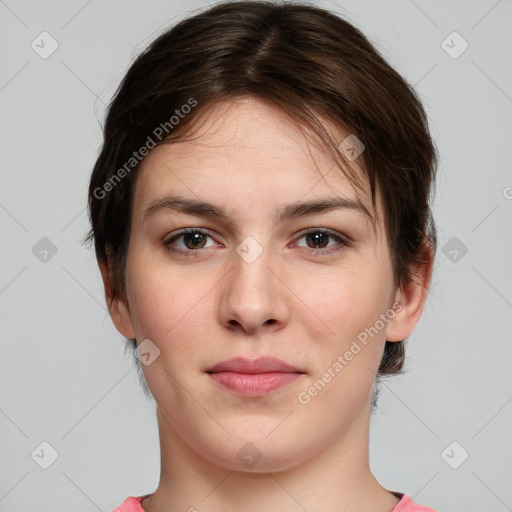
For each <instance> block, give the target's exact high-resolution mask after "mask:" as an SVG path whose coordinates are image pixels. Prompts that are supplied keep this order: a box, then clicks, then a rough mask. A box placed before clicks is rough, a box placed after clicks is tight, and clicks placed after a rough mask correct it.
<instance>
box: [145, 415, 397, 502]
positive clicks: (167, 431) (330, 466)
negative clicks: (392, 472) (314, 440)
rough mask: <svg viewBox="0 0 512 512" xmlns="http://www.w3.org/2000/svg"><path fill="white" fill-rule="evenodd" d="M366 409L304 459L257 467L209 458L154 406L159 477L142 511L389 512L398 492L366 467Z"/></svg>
mask: <svg viewBox="0 0 512 512" xmlns="http://www.w3.org/2000/svg"><path fill="white" fill-rule="evenodd" d="M369 415H370V407H369V406H368V407H367V408H366V409H365V410H363V411H362V414H360V416H359V417H357V418H356V419H355V420H354V422H353V423H352V425H351V426H350V428H349V429H348V430H346V431H345V432H344V433H343V436H341V437H340V438H339V439H338V440H337V442H336V443H334V444H333V445H330V446H329V448H328V449H327V450H325V451H323V452H321V453H319V454H317V455H315V456H314V457H312V458H310V459H308V460H307V461H306V462H304V463H302V464H299V465H297V466H294V467H292V468H290V469H286V470H284V471H277V472H272V473H270V472H262V473H255V472H243V471H231V470H229V469H226V468H222V467H219V466H217V465H215V464H212V463H211V462H210V461H208V460H207V459H205V458H204V457H203V456H201V455H200V454H199V453H198V452H197V451H195V450H194V449H193V448H192V447H191V446H189V445H188V444H187V443H184V442H183V440H182V438H181V437H180V436H179V434H178V433H177V432H176V430H175V429H174V428H173V426H172V424H171V423H170V422H169V421H168V419H167V418H166V417H165V415H164V414H163V413H162V411H161V410H160V408H157V418H158V427H159V434H160V446H161V473H160V483H159V486H158V489H157V490H156V491H155V492H154V493H153V494H152V495H151V496H149V497H147V498H145V499H144V500H143V502H142V506H143V508H144V510H145V512H164V511H165V512H171V511H175V510H186V511H190V512H195V511H198V510H204V511H208V512H230V511H235V510H236V511H239V510H244V512H260V511H261V510H265V512H278V511H279V512H287V511H290V512H291V511H294V512H295V511H297V510H300V509H301V508H302V509H303V510H307V511H308V512H316V511H320V510H321V511H322V512H323V511H325V510H337V511H340V512H355V511H358V512H360V511H361V510H372V511H374V512H391V511H392V509H393V507H394V506H395V505H396V504H397V503H398V501H399V498H398V497H397V496H396V495H394V494H393V493H391V492H389V491H387V490H386V489H384V488H383V487H382V486H381V485H380V484H379V482H378V481H377V480H376V478H375V477H374V476H373V474H372V473H371V470H370V467H369V457H368V445H369V423H370V422H369ZM318 435H322V429H321V425H319V429H318Z"/></svg>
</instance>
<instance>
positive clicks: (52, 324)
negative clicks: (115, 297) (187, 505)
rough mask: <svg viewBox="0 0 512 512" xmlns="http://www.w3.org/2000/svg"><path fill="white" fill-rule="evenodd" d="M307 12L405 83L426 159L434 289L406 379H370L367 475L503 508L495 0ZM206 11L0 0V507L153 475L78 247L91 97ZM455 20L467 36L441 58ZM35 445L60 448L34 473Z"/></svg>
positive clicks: (505, 302) (503, 58) (504, 275)
mask: <svg viewBox="0 0 512 512" xmlns="http://www.w3.org/2000/svg"><path fill="white" fill-rule="evenodd" d="M314 3H315V4H317V5H320V6H323V7H326V8H328V9H332V10H334V11H336V12H339V13H340V14H342V15H345V16H347V17H348V18H349V19H350V20H351V21H352V22H353V23H354V24H356V26H358V27H359V28H361V29H362V30H363V31H364V32H365V33H366V34H367V35H368V37H369V38H370V39H371V40H372V42H374V43H375V44H376V46H377V47H378V48H379V50H380V51H381V52H382V53H383V55H384V56H385V57H386V58H387V59H388V61H389V62H390V63H391V64H392V65H393V66H394V67H395V68H396V69H397V70H398V71H399V72H400V73H402V74H403V75H404V76H405V77H406V79H407V80H408V81H409V82H410V83H411V84H413V85H414V86H415V87H416V90H417V91H418V92H419V93H420V95H421V97H422V99H423V101H424V103H425V107H426V110H427V112H428V115H429V118H430V123H431V129H432V133H433V135H434V137H435V139H436V141H437V144H438V146H439V150H440V154H441V166H440V169H439V179H438V191H437V194H436V197H435V206H434V212H435V216H436V220H437V223H438V228H439V242H440V249H439V251H438V254H437V261H436V265H435V275H434V282H433V287H432V291H431V295H430V297H429V299H428V303H427V305H426V308H425V312H424V316H423V317H422V320H421V322H420V324H419V325H418V327H417V328H416V330H415V332H414V334H413V336H411V338H410V339H409V341H408V342H407V364H406V368H407V373H406V374H405V375H404V376H402V377H399V378H394V379H392V380H389V381H387V382H386V383H385V384H383V386H382V393H381V397H380V406H379V408H378V410H377V412H376V413H375V416H374V417H373V418H372V426H371V446H370V448H371V465H372V468H373V471H374V473H375V475H376V476H377V478H378V479H379V481H380V482H381V484H382V485H383V486H385V487H386V488H388V489H391V490H396V491H401V492H406V493H407V494H410V495H411V496H413V497H414V499H415V500H416V501H417V502H419V503H424V504H427V505H429V506H431V507H433V508H436V509H438V510H439V511H440V512H447V511H462V510H464V511H465V512H477V511H481V510H487V511H489V512H502V511H503V512H504V511H506V510H512V486H511V485H510V484H511V480H512V445H511V441H510V439H511V435H510V433H511V432H512V403H511V402H512V371H511V361H512V357H511V356H512V343H511V341H512V339H511V338H512V315H511V313H512V266H511V261H512V258H511V254H512V236H511V235H512V230H511V227H512V226H511V220H512V172H511V168H510V161H509V154H510V147H511V135H512V133H511V128H512V99H511V97H512V71H511V66H510V62H511V53H512V51H511V49H512V35H511V34H512V25H511V22H512V3H511V2H510V1H505V0H502V1H498V2H496V1H495V0H489V1H471V2H467V1H465V2H463V1H456V2H449V3H447V2H445V1H440V0H436V1H432V2H426V1H421V2H420V1H419V0H416V1H414V2H413V1H412V0H396V1H393V2H378V1H364V2H356V1H342V2H339V3H338V4H336V3H333V2H314ZM204 5H205V3H204V1H197V2H184V1H174V2H171V1H168V0H167V1H165V0H153V1H148V2H142V1H129V2H128V1H124V2H122V1H120V0H116V1H114V0H110V1H105V2H101V1H99V0H92V1H88V2H87V1H82V0H80V1H59V2H58V1H52V2H50V1H46V2H36V1H33V0H32V1H22V0H18V1H15V0H5V1H3V0H0V52H1V59H2V65H1V69H0V108H1V123H0V130H1V133H0V155H1V167H0V172H1V187H0V226H1V240H2V249H3V250H2V251H0V269H1V272H0V312H1V313H0V314H1V330H0V333H1V357H0V379H1V385H0V432H1V446H0V511H2V512H4V511H5V512H7V511H9V512H18V511H27V510H41V511H42V510H44V511H52V512H61V511H62V512H64V511H68V510H73V511H75V512H93V511H96V510H102V511H107V512H108V511H111V510H112V509H113V508H114V507H116V506H117V505H119V504H120V503H121V501H122V500H124V498H125V497H127V496H128V495H140V494H145V493H149V492H152V491H153V490H154V489H155V488H156V486H157V483H158V477H159V469H160V468H159V462H160V461H159V445H158V432H157V425H156V418H155V413H154V403H153V402H152V401H151V400H148V399H146V397H145V396H144V394H143V392H142V390H141V387H140V385H139V382H138V378H137V373H136V370H135V367H134V366H133V359H132V355H131V354H129V353H125V352H124V349H123V341H122V337H121V335H120V334H119V333H118V332H117V331H116V330H115V328H114V327H113V325H112V323H111V320H110V318H109V316H108V314H107V311H106V308H105V304H104V295H103V288H102V282H101V279H100V273H99V270H98V268H97V265H96V262H95V259H94V256H93V252H92V250H88V249H87V248H85V247H84V246H82V245H80V239H81V237H82V236H83V235H84V234H85V232H86V231H87V229H88V227H89V225H88V219H87V215H86V210H85V204H86V189H87V182H88V178H89V174H90V172H91V169H92V166H93V164H94V161H95V158H96V156H97V154H98V150H99V146H100V143H101V122H102V120H103V116H104V110H105V106H106V104H108V102H109V101H110V98H111V97H112V94H113V92H114V91H115V88H116V87H117V85H118V83H119V81H120V80H121V78H122V76H123V75H124V73H125V71H126V70H127V68H128V66H129V64H130V63H131V62H132V61H133V58H134V57H135V56H136V55H137V54H138V53H139V52H140V51H141V50H142V49H143V48H144V47H145V46H146V45H147V44H148V43H149V42H150V41H151V40H152V39H153V38H154V37H155V36H156V35H157V34H158V33H160V32H161V30H163V29H164V28H165V27H166V26H169V25H171V24H173V23H175V22H176V21H178V20H179V19H181V18H182V17H183V16H184V15H185V14H187V13H189V12H190V11H191V10H193V9H195V8H200V7H203V6H204ZM43 31H46V32H48V33H49V34H50V35H51V36H52V37H53V38H54V39H55V40H56V41H57V43H58V48H57V50H56V51H55V52H54V53H53V54H52V55H50V56H49V57H48V58H46V59H43V58H42V57H41V56H40V55H39V54H38V53H36V51H35V50H34V49H33V48H32V47H31V43H32V42H33V41H34V40H35V42H36V43H37V42H38V41H39V45H40V46H42V43H41V42H40V41H41V37H40V36H39V35H40V34H41V32H43ZM453 31H457V32H458V33H459V34H460V35H461V36H462V37H463V38H464V40H466V41H467V43H468V44H469V47H468V48H467V50H466V51H464V52H463V53H462V54H461V55H458V56H457V58H454V56H453V52H457V53H458V51H459V50H460V49H461V48H462V46H461V45H462V41H461V40H458V39H454V36H453V35H452V36H450V34H452V32H453ZM448 36H450V37H448ZM44 37H47V36H44ZM447 37H448V39H447V40H446V38H447ZM455 37H456V36H455ZM445 40H446V42H445V43H443V41H445ZM452 40H453V42H451V41H452ZM45 41H46V43H45V48H46V50H48V49H49V48H50V42H49V39H46V40H45ZM447 45H448V46H451V47H452V48H451V49H450V48H448V47H447ZM446 50H448V51H451V52H452V56H450V55H449V54H448V53H447V51H446ZM40 51H41V50H40ZM44 237H46V238H48V239H49V240H50V241H51V243H52V244H53V245H54V246H55V248H56V251H57V252H56V253H55V254H52V252H51V250H50V252H48V253H47V254H46V261H42V260H41V258H43V260H44V257H45V256H43V255H44V253H43V252H41V251H43V250H44V249H45V248H48V246H49V242H48V240H43V241H41V239H42V238H44ZM454 237H455V238H454ZM447 244H448V245H447ZM464 248H467V253H465V254H464ZM454 251H455V252H454ZM319 435H320V431H319ZM42 442H46V443H49V445H51V447H53V449H54V450H56V452H57V453H58V458H57V459H56V460H55V461H54V462H53V464H51V465H50V466H49V467H48V468H47V469H43V468H42V467H40V464H44V463H45V461H46V463H49V462H51V460H50V458H51V448H49V447H48V446H47V445H43V447H42V448H41V446H40V445H41V443H42ZM453 442H456V443H457V444H455V445H451V443H453ZM450 445H451V446H450ZM447 447H448V448H447ZM41 449H42V450H43V451H42V452H41ZM465 452H467V453H468V454H469V457H468V458H467V460H465V461H464V462H463V463H462V464H461V462H462V460H463V457H464V453H465ZM42 453H44V456H43V455H42ZM32 454H34V455H32ZM35 454H39V457H38V456H37V455H35ZM452 466H453V467H452ZM455 466H458V467H456V468H454V467H455ZM201 498H202V497H198V503H197V508H198V509H199V510H201V507H200V504H199V502H200V499H201Z"/></svg>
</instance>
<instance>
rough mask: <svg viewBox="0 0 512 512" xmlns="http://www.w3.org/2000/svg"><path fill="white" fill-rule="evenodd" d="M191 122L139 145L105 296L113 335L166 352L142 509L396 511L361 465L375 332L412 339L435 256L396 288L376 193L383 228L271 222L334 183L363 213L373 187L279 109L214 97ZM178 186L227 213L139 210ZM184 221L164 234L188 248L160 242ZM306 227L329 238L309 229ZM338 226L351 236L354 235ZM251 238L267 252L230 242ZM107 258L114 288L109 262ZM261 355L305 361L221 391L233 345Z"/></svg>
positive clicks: (381, 339) (377, 350)
mask: <svg viewBox="0 0 512 512" xmlns="http://www.w3.org/2000/svg"><path fill="white" fill-rule="evenodd" d="M199 134H200V138H199V139H198V140H195V141H188V142H180V143H177V144H166V145H162V146H158V147H157V148H155V149H154V150H152V151H151V152H150V154H149V155H148V156H147V157H146V158H145V159H144V160H143V162H142V164H141V168H140V170H139V172H140V174H139V176H138V180H137V183H136V187H135V195H134V203H133V207H134V208H133V217H132V219H133V222H132V227H131V233H130V244H129V249H128V256H127V267H126V295H127V303H125V302H124V301H123V300H121V299H120V298H119V297H114V300H113V302H112V306H111V309H110V313H111V317H112V320H113V322H114V324H115V326H116V328H117V330H118V331H119V332H120V333H121V334H122V335H123V336H125V337H127V338H136V339H137V341H138V343H141V342H142V340H145V339H149V340H151V342H152V343H153V344H154V345H156V346H157V347H158V348H159V350H160V356H159V357H158V358H156V359H155V360H154V362H153V363H152V364H150V365H148V366H144V365H143V366H142V368H143V371H144V375H145V378H146V381H147V384H148V387H149V389H150V390H151V393H152V394H153V397H154V398H155V401H156V405H157V420H158V427H159V434H160V446H161V475H160V483H159V486H158V488H157V490H156V491H155V492H154V493H153V494H152V495H151V496H149V497H147V498H145V499H144V500H143V502H142V506H143V508H144V510H145V511H146V512H174V511H187V510H191V511H192V510H198V511H208V512H230V511H240V510H243V511H244V512H261V510H264V511H265V512H277V511H279V512H283V511H289V512H292V511H294V512H295V511H301V510H307V511H308V512H316V511H322V512H323V511H325V510H338V511H344V512H355V511H357V512H363V511H368V512H370V511H372V512H390V511H391V510H392V509H393V507H394V506H395V505H396V504H397V503H398V501H399V499H398V498H397V497H396V496H395V495H394V494H393V493H392V492H391V491H389V490H387V489H385V488H384V487H382V486H381V485H380V483H379V482H378V481H377V479H376V478H375V476H374V475H373V474H372V473H371V470H370V467H369V453H368V447H369V420H370V402H371V391H372V385H373V383H374V380H375V374H376V372H377V369H378V367H379V363H380V360H381V357H382V353H383V350H384V344H385V341H386V340H388V341H400V340H403V339H406V338H407V337H408V336H409V335H410V334H411V332H412V330H413V329H414V326H415V325H416V324H417V322H418V320H419V318H420V316H421V312H422V309H423V305H424V302H425V298H426V295H427V291H428V287H429V285H430V277H431V271H432V254H431V253H430V255H429V257H428V258H427V262H426V263H425V265H424V267H423V268H421V269H419V271H418V273H417V276H416V278H415V280H414V281H413V282H412V283H411V284H410V286H408V287H405V288H404V289H402V290H401V289H395V286H394V281H393V273H392V260H391V255H390V250H389V246H388V243H387V240H386V237H385V231H384V230H385V227H384V225H383V221H382V219H383V215H384V213H383V210H382V204H381V201H380V196H379V195H378V196H377V198H378V203H377V204H378V208H379V218H380V221H379V223H378V224H377V231H376V232H374V230H373V228H372V224H371V223H370V222H369V219H368V217H367V216H366V215H365V214H364V213H363V212H362V211H360V210H358V209H356V208H339V209H335V210H330V211H322V212H317V213H314V214H310V215H308V216H305V217H296V218H291V219H287V220H283V221H282V222H279V223H275V221H274V214H275V211H276V209H279V208H281V207H283V206H285V205H287V204H290V203H294V202H304V201H312V200H315V199H325V198H326V197H343V198H346V199H351V200H356V199H357V198H359V199H360V200H361V202H362V203H363V204H364V205H365V206H366V207H367V208H368V210H369V211H370V212H372V207H371V196H370V190H369V185H368V186H367V188H366V189H365V191H364V193H363V192H361V191H360V190H356V189H354V188H353V186H352V185H351V184H350V182H349V180H348V179H347V178H346V177H345V176H343V174H342V172H341V171H340V170H339V169H334V170H333V166H334V163H333V161H332V160H331V159H330V158H328V157H327V156H326V154H325V153H322V152H321V151H320V150H319V149H317V148H315V147H313V146H311V145H309V146H308V144H307V142H306V140H305V138H304V135H303V133H302V132H301V131H300V129H299V128H298V127H297V125H296V124H295V123H293V121H292V120H291V119H289V118H287V117H286V116H284V115H283V113H281V112H280V111H279V110H277V109H276V108H275V107H272V106H271V105H269V104H267V103H263V102H261V101H256V100H253V99H244V100H239V101H236V102H233V103H231V104H228V105H222V108H215V109H213V110H211V111H210V112H209V116H208V119H207V122H206V123H204V125H203V126H202V127H201V129H200V132H199ZM345 136H346V135H344V136H342V135H340V142H341V140H343V139H344V137H345ZM312 157H314V160H313V159H312ZM315 162H316V165H315ZM317 166H318V167H317ZM366 185H367V184H366ZM366 185H365V186H366ZM171 194H172V195H179V196H181V197H183V198H187V199H193V200H200V201H207V202H209V203H213V204H214V205H215V206H216V207H218V208H219V209H223V210H225V211H226V214H227V215H228V217H229V222H224V221H223V220H220V219H216V218H210V217H205V216H199V215H191V214H185V213H181V212H176V211H173V210H169V209H162V210H160V211H158V212H156V213H154V214H153V215H148V216H146V217H144V212H145V211H146V210H147V208H148V207H149V206H150V205H151V204H152V203H153V202H154V201H156V200H158V199H161V198H162V197H165V196H167V195H171ZM183 228H197V229H200V230H201V231H203V232H205V235H203V237H202V238H200V239H199V242H198V241H195V242H194V239H191V238H188V239H187V236H186V235H185V236H181V237H178V238H177V239H175V240H174V242H173V245H172V246H171V247H174V248H176V249H181V250H182V251H183V252H185V251H188V252H187V253H186V254H178V253H175V252H171V251H169V249H168V248H166V246H165V245H164V242H166V241H169V239H171V238H173V237H174V236H175V235H176V233H177V231H178V230H181V229H183ZM309 228H318V229H327V230H329V231H332V232H333V235H328V236H325V235H324V236H323V238H315V235H314V234H313V237H312V236H311V235H310V236H306V235H305V234H304V231H305V230H307V229H309ZM196 233H197V232H196ZM315 233H318V231H315ZM195 236H196V237H198V236H199V235H197V234H196V235H195ZM317 236H318V235H317ZM335 236H341V237H345V238H347V237H348V239H349V241H350V243H349V245H344V244H342V243H340V242H339V241H337V239H336V238H335ZM247 237H253V238H254V239H255V240H256V241H257V242H258V244H259V246H260V247H261V249H262V253H261V254H260V255H259V257H258V258H257V259H256V260H255V261H253V262H251V263H248V262H247V261H245V260H244V259H243V258H242V257H241V256H240V255H239V254H238V253H237V252H236V248H237V247H238V246H239V245H240V244H241V243H242V242H243V241H244V240H245V239H246V238H247ZM196 240H197V239H196ZM315 240H317V241H316V242H315ZM315 243H320V244H321V245H320V247H319V248H317V247H315ZM196 247H199V248H196ZM315 251H316V252H315ZM322 251H324V252H323V253H322ZM329 251H330V252H329ZM192 253H194V254H192ZM100 267H101V272H102V277H103V281H104V285H105V295H106V298H107V302H108V303H109V302H110V298H111V295H112V292H111V290H112V288H111V285H110V279H109V270H108V268H107V266H106V265H104V264H101V265H100ZM393 304H400V311H399V312H397V313H396V315H394V317H393V318H392V319H390V320H388V321H387V322H385V326H384V328H382V329H381V330H380V331H379V333H378V334H377V335H375V336H374V337H373V338H371V339H370V341H369V342H368V344H367V345H366V346H364V348H363V349H362V350H361V351H360V352H358V353H357V355H355V356H354V357H353V359H352V360H351V361H349V362H348V364H347V365H346V366H344V368H343V370H342V371H339V372H338V373H336V376H335V377H334V378H332V379H331V381H330V382H329V383H328V384H327V385H326V386H325V387H324V389H323V390H322V391H321V392H319V393H318V394H317V395H316V396H314V397H312V398H311V400H310V401H309V403H308V404H302V403H300V402H299V400H298V395H299V393H301V392H303V391H305V390H308V389H309V388H310V387H311V386H312V385H313V384H314V383H315V382H316V381H317V380H318V379H320V378H321V377H322V375H323V374H324V373H325V372H326V371H327V369H328V368H329V367H332V365H333V363H334V362H335V361H336V360H337V358H338V356H339V355H343V354H344V353H345V352H346V350H348V349H349V347H350V345H351V343H352V341H353V340H355V339H357V335H358V334H359V333H361V332H362V331H364V329H365V328H368V327H370V326H373V325H375V323H376V320H378V319H379V315H380V314H382V313H385V312H386V311H389V310H390V308H391V307H392V305H393ZM269 320H273V321H269ZM260 355H270V356H273V357H277V358H279V359H281V360H284V361H285V362H287V363H289V364H292V365H294V366H295V367H297V368H300V369H301V370H303V371H304V372H305V373H304V374H303V375H302V376H300V378H299V379H297V380H296V381H294V382H292V383H291V384H288V385H286V386H284V387H282V388H279V389H277V390H275V391H273V392H272V393H270V394H268V395H266V396H264V397H246V396H242V395H238V394H236V393H234V392H231V391H230V390H225V389H223V388H221V387H220V386H219V385H218V384H217V383H215V382H212V379H211V378H210V377H209V376H208V374H206V373H205V369H206V368H207V367H209V366H211V365H213V364H215V363H218V362H220V361H222V360H225V359H230V358H232V357H235V356H243V357H246V358H248V359H255V358H257V357H259V356H260ZM248 442H251V443H253V444H254V445H255V446H256V447H257V448H258V450H259V452H260V453H261V454H262V456H261V459H260V460H259V461H258V462H257V463H256V464H255V465H254V466H252V467H250V468H249V467H247V466H246V465H244V463H243V462H242V461H241V460H240V459H239V458H238V457H237V453H238V452H239V450H240V449H242V447H244V445H246V443H248Z"/></svg>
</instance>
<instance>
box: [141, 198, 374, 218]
mask: <svg viewBox="0 0 512 512" xmlns="http://www.w3.org/2000/svg"><path fill="white" fill-rule="evenodd" d="M339 209H350V210H353V211H356V212H359V213H361V214H363V215H366V216H368V217H369V218H370V219H371V220H373V217H372V215H371V214H370V212H369V211H368V209H367V208H366V207H365V206H364V205H363V204H362V203H361V202H360V201H359V200H353V199H345V198H343V197H328V198H324V199H316V200H313V201H305V202H299V201H298V202H295V203H290V204H287V205H284V206H281V207H280V208H278V209H277V210H276V212H275V214H274V222H275V223H280V222H284V221H286V220H289V219H294V218H300V217H306V216H308V215H313V214H316V213H323V212H329V211H333V210H339ZM163 210H172V211H175V212H178V213H185V214H189V215H197V216H200V217H209V218H214V219H219V220H222V221H224V222H225V223H227V224H231V221H230V218H229V215H228V214H227V213H226V211H225V210H224V209H223V208H221V207H219V206H216V205H214V204H212V203H209V202H206V201H200V200H196V199H187V198H183V197H179V196H166V197H163V198H161V199H158V200H156V201H154V202H153V203H151V205H150V206H149V207H148V208H147V210H146V211H145V212H144V220H145V219H146V218H147V217H150V216H153V215H155V214H156V213H157V212H160V211H163Z"/></svg>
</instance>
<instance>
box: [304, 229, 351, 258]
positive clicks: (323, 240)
mask: <svg viewBox="0 0 512 512" xmlns="http://www.w3.org/2000/svg"><path fill="white" fill-rule="evenodd" d="M302 238H304V239H306V244H307V245H306V247H307V248H309V249H311V251H310V253H311V254H318V253H320V254H325V253H330V252H334V251H339V250H340V249H341V248H342V247H344V246H346V247H348V246H349V245H350V243H349V241H348V240H347V239H346V238H345V237H343V236H342V235H340V234H339V233H336V232H334V231H330V230H329V229H324V228H311V229H309V230H307V231H306V232H304V233H302V235H301V236H300V237H299V239H302ZM329 241H333V242H337V244H338V246H339V247H336V244H334V246H332V245H331V246H330V247H329V246H328V244H329ZM299 247H304V246H300V245H299Z"/></svg>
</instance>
